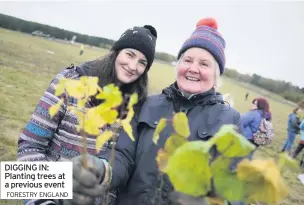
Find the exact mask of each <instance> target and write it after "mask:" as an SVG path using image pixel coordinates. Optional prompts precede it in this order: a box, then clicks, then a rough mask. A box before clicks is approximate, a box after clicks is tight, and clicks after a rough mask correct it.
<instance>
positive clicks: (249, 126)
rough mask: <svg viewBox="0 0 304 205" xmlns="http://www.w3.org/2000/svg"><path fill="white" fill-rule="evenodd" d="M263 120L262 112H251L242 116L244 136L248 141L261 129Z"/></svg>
mask: <svg viewBox="0 0 304 205" xmlns="http://www.w3.org/2000/svg"><path fill="white" fill-rule="evenodd" d="M262 118H263V111H261V110H250V111H248V112H246V113H244V114H243V115H242V116H241V119H242V123H243V128H244V136H245V137H246V138H247V139H252V138H253V134H254V133H255V132H257V131H258V129H259V126H260V123H261V120H262Z"/></svg>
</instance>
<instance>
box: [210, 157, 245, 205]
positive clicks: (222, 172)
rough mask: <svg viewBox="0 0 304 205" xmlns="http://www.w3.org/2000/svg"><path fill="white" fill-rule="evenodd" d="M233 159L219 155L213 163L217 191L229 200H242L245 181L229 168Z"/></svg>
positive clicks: (212, 168) (212, 169)
mask: <svg viewBox="0 0 304 205" xmlns="http://www.w3.org/2000/svg"><path fill="white" fill-rule="evenodd" d="M230 164H231V159H229V158H225V157H223V156H220V157H218V158H217V159H216V160H215V161H214V162H212V164H211V171H212V175H213V182H214V187H215V190H216V193H217V194H218V195H220V196H221V197H223V198H224V199H226V200H228V201H242V200H243V199H244V194H245V192H244V190H245V183H244V181H240V180H238V179H237V176H236V173H232V172H231V171H230V169H229V167H230Z"/></svg>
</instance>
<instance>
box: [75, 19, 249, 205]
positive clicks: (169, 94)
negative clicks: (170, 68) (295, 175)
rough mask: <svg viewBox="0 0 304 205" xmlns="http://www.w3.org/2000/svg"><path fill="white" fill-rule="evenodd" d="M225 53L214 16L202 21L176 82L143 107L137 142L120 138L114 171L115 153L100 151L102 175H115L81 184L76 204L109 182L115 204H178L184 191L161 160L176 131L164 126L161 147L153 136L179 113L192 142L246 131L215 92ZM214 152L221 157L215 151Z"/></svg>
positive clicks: (181, 60)
mask: <svg viewBox="0 0 304 205" xmlns="http://www.w3.org/2000/svg"><path fill="white" fill-rule="evenodd" d="M224 50H225V41H224V38H223V37H222V36H221V35H220V34H219V32H218V31H217V23H216V21H215V20H214V19H212V18H207V19H202V20H200V21H199V22H198V24H197V25H196V29H195V31H194V32H193V33H192V35H191V36H190V37H189V38H188V39H186V41H185V42H184V43H183V45H182V47H181V49H180V51H179V53H178V62H177V65H176V69H177V78H176V81H175V82H172V84H171V85H170V86H168V87H167V88H164V89H163V91H162V93H161V94H157V95H151V96H148V98H147V100H146V101H145V102H144V104H143V106H142V107H141V111H140V113H139V116H138V119H137V120H136V122H134V123H135V124H134V125H135V126H136V128H137V129H134V128H133V130H137V132H136V133H134V136H135V138H136V140H135V141H134V142H133V141H131V140H130V138H129V137H128V135H127V134H125V133H122V134H121V135H120V136H119V138H118V140H117V142H116V148H115V149H116V154H115V159H114V167H112V169H109V168H107V167H109V164H108V163H107V161H108V160H110V158H109V157H110V156H111V155H110V151H109V150H105V151H102V152H101V155H102V157H103V158H104V161H103V162H104V166H103V167H106V168H104V169H103V170H106V171H105V173H104V174H103V175H102V176H104V175H105V176H112V177H111V178H100V179H99V180H97V179H96V184H93V185H92V186H85V185H81V186H80V185H79V187H78V190H80V192H79V191H78V193H82V196H81V197H79V198H80V199H81V200H82V201H81V200H78V203H77V204H89V203H88V202H90V201H92V198H94V197H96V196H99V195H100V193H102V190H103V189H104V186H103V184H104V183H109V184H110V188H114V189H115V188H119V190H120V192H119V196H118V198H117V203H116V205H135V204H138V205H139V204H142V205H154V204H155V205H156V204H159V205H168V204H176V203H174V202H173V201H172V200H171V199H172V198H171V197H170V196H174V195H171V194H172V193H176V192H174V191H178V190H179V189H178V188H179V187H173V186H172V184H171V182H170V180H169V177H170V176H167V175H166V174H160V171H159V169H158V165H157V162H156V156H157V152H158V150H159V149H161V148H163V147H164V144H165V141H166V140H167V139H168V137H169V136H170V134H171V133H172V132H173V130H172V127H170V126H169V125H168V126H166V127H165V128H164V130H163V132H162V133H161V134H160V136H159V140H158V143H157V145H155V144H154V143H153V141H152V136H153V133H154V131H155V129H156V125H157V124H158V122H159V120H160V119H161V118H167V119H170V118H172V117H173V116H172V115H173V113H177V112H184V113H185V114H186V115H187V117H188V121H189V125H190V126H189V127H190V136H189V137H188V139H189V140H191V141H197V140H203V141H205V140H208V139H210V138H211V137H212V136H214V134H215V133H217V132H218V130H219V129H220V128H221V127H222V126H223V125H224V124H234V125H235V126H236V127H237V128H238V131H239V132H240V133H243V127H242V124H241V118H240V113H239V112H238V111H236V110H235V109H234V108H232V107H230V106H229V105H228V104H226V103H225V102H224V100H223V97H222V95H221V94H220V93H218V92H217V91H216V87H217V83H218V78H219V76H220V75H222V74H223V72H224V68H225V52H224ZM212 153H213V154H216V150H213V151H212ZM189 160H190V159H189ZM190 169H191V168H189V167H186V164H185V167H183V165H181V167H180V169H178V170H177V172H176V173H175V174H176V175H175V176H176V177H177V178H178V175H179V173H180V171H181V170H183V171H187V170H188V171H190ZM111 170H112V171H111ZM86 174H87V175H89V174H90V173H88V172H87V171H82V172H79V173H76V174H74V177H76V178H77V177H78V178H81V177H82V178H83V177H84V175H86ZM176 177H175V179H176ZM178 180H179V183H180V184H182V185H186V184H187V183H196V181H197V179H195V178H190V179H189V178H179V179H178ZM191 180H192V181H191ZM92 181H94V180H92ZM173 198H174V197H173ZM196 203H198V201H197V202H196ZM200 204H203V203H200Z"/></svg>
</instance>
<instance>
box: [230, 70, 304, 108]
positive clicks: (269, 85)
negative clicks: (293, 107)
mask: <svg viewBox="0 0 304 205" xmlns="http://www.w3.org/2000/svg"><path fill="white" fill-rule="evenodd" d="M225 75H226V76H227V77H230V78H233V79H235V80H237V81H241V82H246V83H251V84H253V85H255V86H258V87H261V88H263V89H265V90H268V91H270V92H273V93H276V94H278V95H280V96H282V97H284V98H285V99H286V100H289V101H292V102H295V103H298V102H299V101H301V100H303V99H304V87H303V88H300V87H299V86H295V85H292V83H290V82H286V81H280V80H273V79H270V78H265V77H263V76H260V75H258V74H253V75H252V76H251V75H247V74H241V73H239V72H238V71H236V70H235V69H227V71H225Z"/></svg>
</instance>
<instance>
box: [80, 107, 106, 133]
mask: <svg viewBox="0 0 304 205" xmlns="http://www.w3.org/2000/svg"><path fill="white" fill-rule="evenodd" d="M105 124H106V122H105V121H104V120H103V119H102V117H101V115H100V114H99V113H98V112H96V108H95V107H93V108H90V109H87V113H86V114H85V122H84V131H85V132H87V133H89V134H92V135H98V134H99V133H100V128H102V127H103V126H104V125H105Z"/></svg>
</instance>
